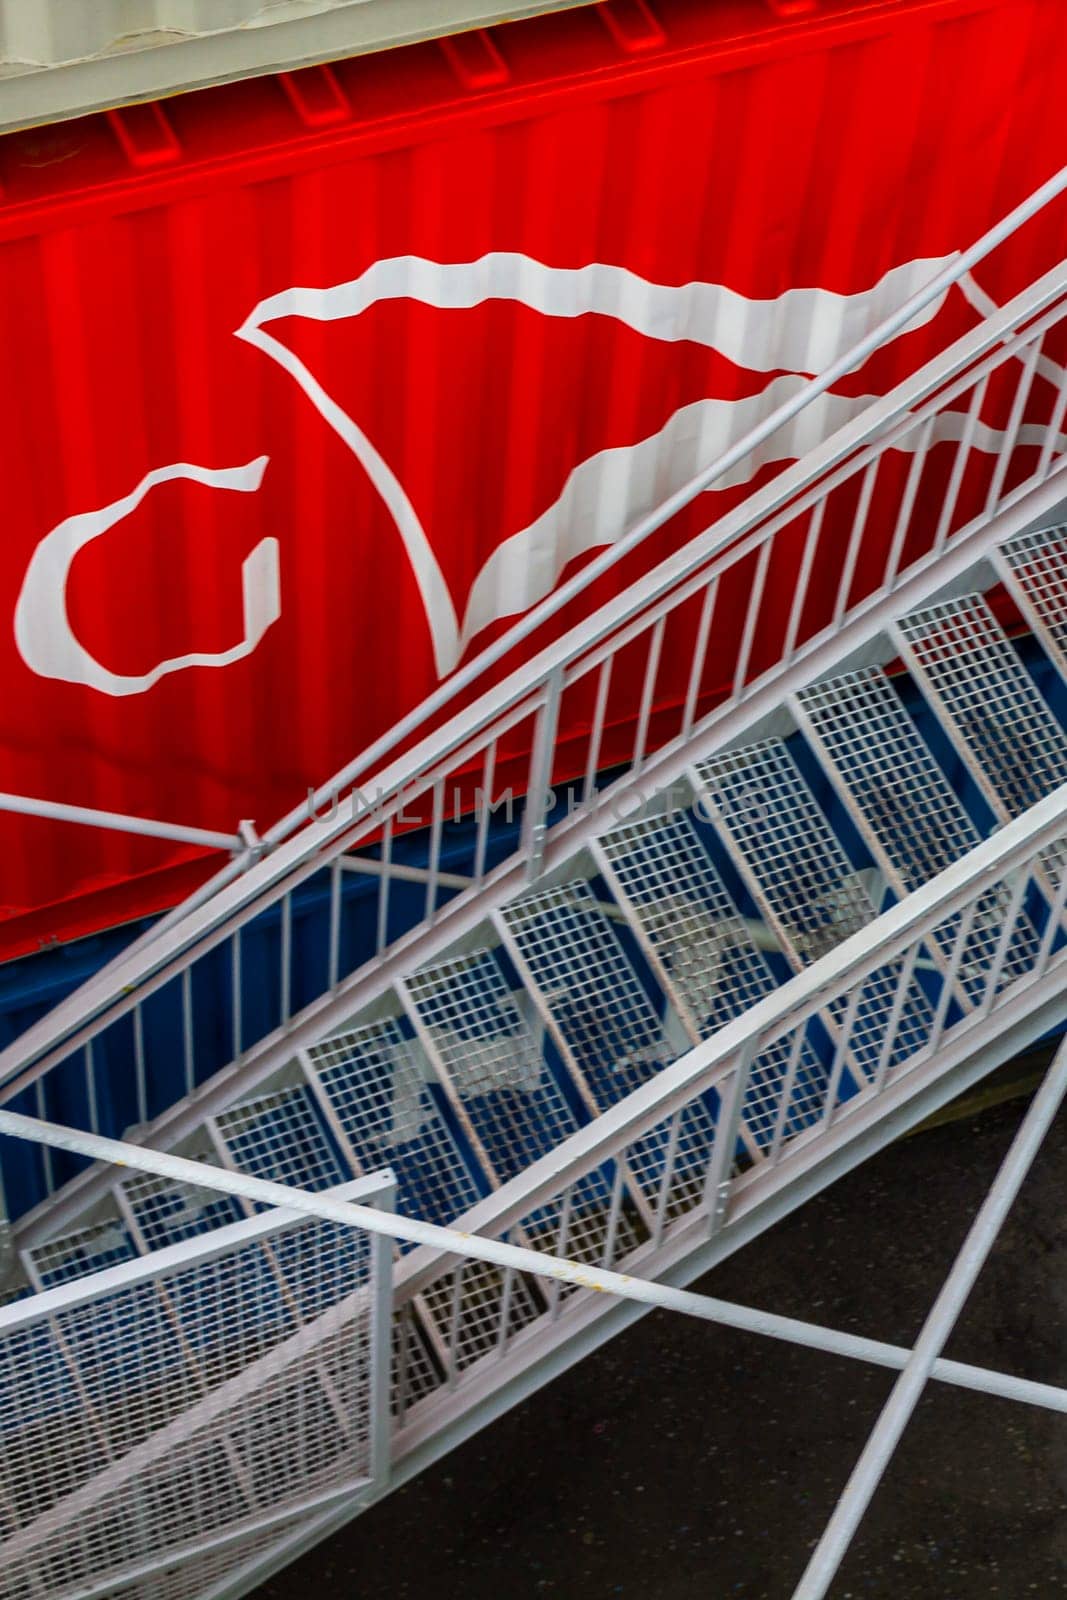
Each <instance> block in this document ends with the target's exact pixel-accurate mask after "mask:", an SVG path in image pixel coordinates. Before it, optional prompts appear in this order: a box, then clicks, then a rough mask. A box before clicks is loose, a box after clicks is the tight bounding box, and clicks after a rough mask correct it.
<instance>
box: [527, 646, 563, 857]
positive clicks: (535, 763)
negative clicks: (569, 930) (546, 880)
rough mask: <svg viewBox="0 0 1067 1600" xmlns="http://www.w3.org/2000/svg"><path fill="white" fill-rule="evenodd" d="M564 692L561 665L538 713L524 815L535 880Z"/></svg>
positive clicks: (528, 853) (541, 846) (543, 841)
mask: <svg viewBox="0 0 1067 1600" xmlns="http://www.w3.org/2000/svg"><path fill="white" fill-rule="evenodd" d="M562 693H563V669H562V667H557V668H556V670H555V671H554V672H553V673H552V675H551V676H550V677H549V679H548V681H547V683H546V685H545V695H544V699H543V700H542V702H541V709H540V711H539V712H538V713H537V726H536V729H535V732H534V740H533V748H532V750H531V751H530V766H529V780H528V782H527V786H526V810H525V812H524V813H523V818H522V832H521V834H520V843H519V848H520V851H521V853H522V855H523V856H524V857H525V858H526V863H527V865H526V876H527V879H528V880H529V881H530V882H532V881H533V879H534V878H536V877H537V875H538V873H539V872H540V870H541V858H542V856H543V855H544V851H545V836H546V834H547V832H548V814H547V813H548V796H549V789H550V785H551V778H552V758H553V756H554V754H555V749H556V729H557V727H558V725H559V703H560V698H561V696H562Z"/></svg>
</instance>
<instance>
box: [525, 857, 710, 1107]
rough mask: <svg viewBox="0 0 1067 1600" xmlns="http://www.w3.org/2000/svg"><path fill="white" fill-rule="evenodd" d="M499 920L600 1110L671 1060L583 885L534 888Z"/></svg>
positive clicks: (649, 1010) (612, 937)
mask: <svg viewBox="0 0 1067 1600" xmlns="http://www.w3.org/2000/svg"><path fill="white" fill-rule="evenodd" d="M503 917H504V921H505V922H506V924H507V926H508V927H509V929H510V930H511V932H512V933H513V934H514V937H515V942H516V944H517V945H518V947H519V949H520V951H521V952H522V955H523V958H524V960H525V961H526V963H527V965H528V966H529V968H530V972H531V974H532V976H533V979H534V982H535V983H536V984H537V986H538V988H539V989H540V991H541V994H542V995H543V996H544V999H545V1000H546V1002H547V1003H548V1005H549V1007H550V1008H551V1011H552V1014H553V1016H554V1017H555V1018H556V1021H557V1022H558V1023H559V1026H560V1029H561V1031H562V1033H563V1035H564V1037H565V1039H566V1041H567V1044H568V1045H569V1046H570V1049H571V1051H572V1053H573V1055H574V1059H575V1061H576V1062H577V1064H578V1067H579V1068H580V1070H581V1071H582V1073H583V1074H584V1075H585V1078H586V1081H587V1082H588V1083H589V1085H590V1087H591V1089H592V1090H593V1093H594V1095H595V1096H596V1098H597V1100H598V1101H599V1102H600V1104H601V1105H602V1106H609V1105H614V1104H615V1102H616V1101H617V1100H620V1099H622V1097H623V1095H626V1094H629V1093H630V1091H631V1090H632V1089H635V1088H636V1087H637V1086H638V1084H641V1083H644V1082H645V1081H646V1080H647V1079H648V1078H650V1077H651V1076H652V1075H653V1074H654V1073H656V1072H658V1071H660V1069H661V1068H662V1067H664V1066H666V1065H667V1063H668V1062H670V1061H673V1060H674V1058H675V1056H676V1055H677V1054H678V1053H679V1052H678V1051H677V1050H672V1049H671V1047H670V1045H669V1043H668V1041H667V1037H666V1034H665V1033H664V1030H663V1027H662V1025H661V1023H660V1020H659V1018H658V1017H657V1016H656V1013H655V1011H654V1010H653V1009H652V1005H651V1003H650V1002H649V999H648V996H647V995H646V993H645V991H644V989H643V988H642V987H641V984H640V981H639V980H638V977H637V974H636V973H635V972H634V969H633V967H632V966H631V964H630V962H629V960H628V959H627V956H626V952H625V951H624V950H623V948H622V945H621V944H620V943H619V938H618V935H617V934H616V932H615V929H614V928H613V927H612V925H611V923H610V922H609V921H608V919H607V917H606V916H605V915H604V913H603V911H601V910H600V909H599V908H598V906H597V903H596V896H595V895H594V893H593V891H592V889H591V887H590V886H589V884H588V883H583V882H575V883H568V884H567V885H566V886H565V887H563V888H559V889H544V890H539V891H537V890H535V891H534V893H532V894H528V895H523V896H522V898H521V899H519V900H515V901H513V902H512V904H511V905H509V906H506V907H505V908H504V911H503Z"/></svg>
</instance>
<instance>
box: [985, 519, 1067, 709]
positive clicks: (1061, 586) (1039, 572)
mask: <svg viewBox="0 0 1067 1600" xmlns="http://www.w3.org/2000/svg"><path fill="white" fill-rule="evenodd" d="M993 560H994V566H995V567H996V569H997V571H998V573H999V574H1000V576H1001V577H1002V578H1003V580H1004V582H1005V583H1006V585H1007V587H1008V588H1009V590H1010V591H1011V594H1012V597H1013V599H1014V600H1015V603H1016V605H1017V606H1018V607H1019V609H1020V611H1021V612H1022V613H1023V616H1024V617H1025V618H1026V620H1027V622H1028V623H1029V624H1030V626H1031V628H1032V629H1033V631H1034V632H1035V633H1036V634H1037V636H1038V638H1039V639H1040V640H1041V643H1042V644H1043V645H1044V647H1045V649H1046V650H1047V651H1048V653H1049V655H1050V656H1051V657H1052V659H1053V660H1054V661H1055V663H1056V666H1057V667H1058V668H1059V671H1060V676H1061V677H1063V678H1067V524H1061V525H1060V526H1059V527H1056V528H1039V529H1037V530H1036V531H1030V532H1027V533H1021V534H1019V535H1018V536H1017V537H1016V538H1014V539H1009V540H1008V541H1007V543H1006V544H1004V545H1002V546H1001V548H1000V550H999V551H998V552H997V554H996V555H995V556H994V558H993Z"/></svg>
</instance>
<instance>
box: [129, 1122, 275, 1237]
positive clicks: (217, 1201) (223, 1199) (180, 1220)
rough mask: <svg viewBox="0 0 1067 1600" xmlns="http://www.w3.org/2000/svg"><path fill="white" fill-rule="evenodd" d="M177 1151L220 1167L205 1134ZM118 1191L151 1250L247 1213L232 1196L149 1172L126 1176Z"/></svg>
mask: <svg viewBox="0 0 1067 1600" xmlns="http://www.w3.org/2000/svg"><path fill="white" fill-rule="evenodd" d="M177 1153H178V1154H180V1155H183V1156H186V1157H188V1158H189V1159H190V1160H193V1161H202V1162H204V1163H205V1165H207V1166H218V1157H217V1156H216V1155H215V1152H214V1150H212V1149H211V1147H210V1144H209V1141H208V1139H207V1136H206V1134H204V1133H201V1135H200V1137H199V1139H198V1140H197V1142H196V1143H194V1144H193V1145H192V1146H191V1147H190V1146H187V1147H185V1148H183V1149H181V1150H180V1151H179V1152H177ZM118 1192H119V1193H120V1194H121V1195H122V1198H123V1200H124V1201H125V1203H126V1204H127V1205H128V1206H129V1208H130V1214H131V1215H132V1218H133V1223H134V1226H135V1227H136V1229H137V1231H138V1232H139V1233H140V1235H141V1238H142V1239H143V1240H144V1245H145V1248H146V1249H147V1250H162V1249H165V1248H166V1247H167V1246H168V1245H172V1244H180V1243H181V1242H182V1241H183V1240H185V1239H193V1238H195V1237H196V1236H197V1235H198V1234H201V1233H207V1232H208V1231H209V1230H210V1229H212V1228H221V1227H225V1226H226V1224H227V1223H230V1222H238V1221H239V1220H240V1219H241V1217H242V1216H243V1215H244V1213H243V1211H242V1210H241V1207H240V1205H239V1204H238V1202H237V1201H236V1200H235V1199H234V1198H233V1196H232V1195H226V1194H219V1193H218V1192H217V1190H212V1189H195V1188H193V1187H192V1186H191V1185H189V1184H185V1183H172V1182H171V1181H170V1180H169V1179H168V1178H158V1177H154V1176H153V1175H152V1174H151V1173H147V1172H140V1173H134V1174H133V1175H132V1176H131V1177H129V1178H125V1179H124V1180H123V1181H122V1183H120V1184H119V1185H118Z"/></svg>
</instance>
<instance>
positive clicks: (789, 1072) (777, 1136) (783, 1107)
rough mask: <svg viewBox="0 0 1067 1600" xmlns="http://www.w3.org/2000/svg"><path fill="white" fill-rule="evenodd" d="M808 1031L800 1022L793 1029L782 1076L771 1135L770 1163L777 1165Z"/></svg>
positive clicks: (773, 1165)
mask: <svg viewBox="0 0 1067 1600" xmlns="http://www.w3.org/2000/svg"><path fill="white" fill-rule="evenodd" d="M806 1033H807V1024H806V1023H803V1022H801V1023H799V1024H798V1025H797V1026H796V1027H795V1028H794V1030H793V1044H792V1048H791V1049H790V1051H789V1063H788V1065H787V1067H786V1070H785V1073H784V1075H783V1078H782V1090H781V1095H780V1097H779V1101H778V1112H777V1115H776V1117H775V1120H774V1132H773V1134H772V1135H771V1149H770V1157H769V1160H770V1165H771V1166H772V1167H776V1166H777V1165H778V1162H779V1161H780V1160H781V1157H782V1145H783V1142H784V1140H785V1130H786V1128H787V1127H788V1126H789V1107H790V1104H791V1102H792V1099H793V1089H794V1086H795V1085H796V1081H797V1073H798V1072H799V1071H800V1058H801V1056H802V1055H803V1054H804V1040H805V1037H806Z"/></svg>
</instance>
